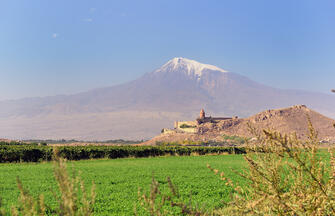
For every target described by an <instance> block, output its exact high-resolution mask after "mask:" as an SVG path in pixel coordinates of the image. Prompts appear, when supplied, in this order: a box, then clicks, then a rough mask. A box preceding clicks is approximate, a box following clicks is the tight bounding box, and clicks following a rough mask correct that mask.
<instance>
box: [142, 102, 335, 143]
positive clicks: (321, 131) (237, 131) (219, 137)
mask: <svg viewBox="0 0 335 216" xmlns="http://www.w3.org/2000/svg"><path fill="white" fill-rule="evenodd" d="M308 118H309V119H310V121H311V123H312V125H313V128H314V129H315V130H316V131H317V132H318V138H319V139H320V140H323V141H324V142H330V143H334V142H335V128H334V127H333V123H334V122H335V120H333V119H330V118H328V117H326V116H324V115H322V114H320V113H318V112H316V111H314V110H311V109H309V108H307V107H306V106H305V105H295V106H292V107H288V108H281V109H274V110H266V111H263V112H260V113H257V114H255V115H253V116H250V117H248V118H242V119H239V118H237V119H227V120H221V121H215V122H211V123H210V122H207V123H204V124H197V126H196V127H197V128H196V132H194V133H185V132H183V131H180V130H170V131H169V132H167V133H162V134H160V135H158V136H156V137H154V138H153V139H151V140H149V141H146V142H144V143H142V144H141V145H155V144H156V142H183V141H184V140H188V141H216V142H220V141H224V136H223V135H230V136H231V135H234V136H240V137H255V134H252V133H250V125H251V126H252V127H253V128H256V129H257V130H262V129H271V130H275V131H278V132H280V133H282V134H291V133H293V132H294V133H296V135H297V137H298V138H300V139H306V138H307V137H308V134H309V131H308V129H309V125H308Z"/></svg>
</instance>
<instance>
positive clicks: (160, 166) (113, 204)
mask: <svg viewBox="0 0 335 216" xmlns="http://www.w3.org/2000/svg"><path fill="white" fill-rule="evenodd" d="M206 164H210V165H211V166H212V167H213V168H217V169H219V170H222V171H224V172H225V173H226V174H227V176H228V177H230V178H232V179H233V180H238V181H243V179H242V178H241V177H239V176H237V175H236V174H234V173H232V172H231V168H233V169H236V170H241V169H242V167H244V166H245V162H244V160H243V156H242V155H220V156H185V157H156V158H126V159H115V160H106V159H103V160H83V161H75V162H69V166H68V167H72V165H73V166H74V167H75V169H76V170H78V171H79V172H80V176H81V177H82V179H83V180H84V182H85V184H86V186H87V188H90V187H91V182H92V181H94V182H95V184H96V194H97V197H96V204H95V206H94V211H95V215H132V214H133V212H134V206H137V209H139V211H138V213H139V214H140V215H145V213H144V212H143V209H142V208H141V207H140V206H139V202H138V201H137V197H138V195H137V193H138V188H139V187H141V188H143V189H145V190H149V187H150V183H151V180H152V177H153V176H154V177H155V178H156V180H158V182H159V183H160V184H161V186H162V188H163V190H166V191H168V186H167V181H166V178H167V177H168V176H170V177H171V179H172V181H173V183H174V184H175V185H177V186H178V189H179V191H180V193H181V194H182V195H183V198H185V200H188V199H189V195H190V193H192V202H193V203H197V204H198V205H199V206H202V207H203V208H205V209H208V210H212V209H214V208H220V207H222V206H223V203H222V202H221V201H222V200H226V201H228V200H229V194H230V191H229V189H227V187H225V186H224V184H223V182H222V181H220V180H219V179H218V176H215V175H214V174H213V173H212V172H211V171H210V170H208V168H207V167H206ZM17 176H18V177H19V178H20V179H21V181H22V182H23V184H24V186H25V188H27V189H28V190H29V191H30V192H31V194H33V195H36V196H37V194H40V193H42V194H44V196H45V200H46V204H47V205H49V206H51V207H54V206H55V205H57V204H56V203H55V200H54V198H53V192H52V191H57V185H56V183H55V180H54V177H53V168H52V163H50V162H44V163H21V164H20V163H18V164H0V197H2V199H3V205H4V207H5V208H6V209H10V206H11V205H13V204H15V203H16V202H17V197H18V195H19V191H18V189H17V186H16V177H17Z"/></svg>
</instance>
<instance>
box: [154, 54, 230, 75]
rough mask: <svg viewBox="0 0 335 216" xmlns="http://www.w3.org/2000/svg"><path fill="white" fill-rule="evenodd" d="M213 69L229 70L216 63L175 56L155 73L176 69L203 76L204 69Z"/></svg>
mask: <svg viewBox="0 0 335 216" xmlns="http://www.w3.org/2000/svg"><path fill="white" fill-rule="evenodd" d="M206 70H211V71H220V72H223V73H225V72H227V71H225V70H223V69H221V68H219V67H216V66H214V65H209V64H202V63H200V62H197V61H194V60H191V59H187V58H182V57H177V58H173V59H171V60H170V61H168V62H167V63H166V64H164V65H163V66H162V67H161V68H159V69H158V70H156V71H155V73H159V72H174V71H182V72H184V73H186V74H188V75H190V76H192V75H193V76H198V77H200V76H202V74H203V71H206Z"/></svg>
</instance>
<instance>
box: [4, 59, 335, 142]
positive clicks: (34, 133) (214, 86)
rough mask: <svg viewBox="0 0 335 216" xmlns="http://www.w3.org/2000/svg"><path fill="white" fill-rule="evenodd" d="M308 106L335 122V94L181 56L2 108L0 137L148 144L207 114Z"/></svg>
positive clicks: (245, 114) (245, 113)
mask: <svg viewBox="0 0 335 216" xmlns="http://www.w3.org/2000/svg"><path fill="white" fill-rule="evenodd" d="M296 104H304V105H307V106H308V107H309V108H311V109H314V110H316V111H318V112H320V113H322V114H324V115H326V116H328V117H332V118H334V117H335V111H334V107H335V97H334V95H330V94H324V93H318V92H308V91H302V90H285V89H278V88H273V87H271V86H268V85H266V84H261V83H258V82H257V81H256V80H253V79H252V77H250V78H249V77H245V76H242V75H240V74H239V73H238V72H237V73H235V71H227V70H225V69H224V68H219V67H216V66H214V65H208V64H204V63H200V62H197V61H196V60H191V59H187V58H183V57H176V58H173V59H171V60H169V61H167V62H166V64H164V65H162V66H161V67H160V68H158V69H155V70H153V71H151V72H148V73H145V74H144V75H143V76H141V77H140V78H138V79H135V80H133V81H130V82H126V83H124V84H120V85H115V86H111V87H105V88H99V89H93V90H90V91H87V92H82V93H79V94H73V95H59V96H49V97H36V98H25V99H20V100H6V101H1V102H0V107H1V108H0V121H1V124H0V137H4V138H9V139H78V140H108V139H119V138H122V139H136V140H140V139H149V138H151V137H153V136H155V135H157V134H159V133H160V130H161V129H162V128H165V127H170V126H171V125H173V122H174V121H176V120H188V119H190V120H192V119H195V118H196V117H197V115H198V112H199V110H200V109H201V108H204V109H205V110H206V111H207V113H208V114H209V115H212V116H239V117H248V116H250V115H253V114H256V113H257V112H260V111H264V110H268V109H274V108H283V107H288V106H292V105H296Z"/></svg>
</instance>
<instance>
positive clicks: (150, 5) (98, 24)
mask: <svg viewBox="0 0 335 216" xmlns="http://www.w3.org/2000/svg"><path fill="white" fill-rule="evenodd" d="M334 11H335V1H332V0H329V1H327V0H322V1H317V0H314V1H310V0H280V1H275V0H272V1H269V0H229V1H228V0H216V1H215V0H207V1H205V0H202V1H200V0H199V1H197V0H150V1H149V0H148V1H144V0H133V1H129V0H119V1H117V0H105V1H104V0H99V1H93V0H92V1H85V0H72V1H70V0H48V1H47V0H34V1H25V0H2V1H0V28H1V31H0V100H4V99H16V98H22V97H31V96H46V95H57V94H71V93H77V92H81V91H85V90H89V89H92V88H97V87H104V86H111V85H115V84H119V83H123V82H127V81H130V80H133V79H135V78H137V77H139V76H141V75H142V74H144V73H146V72H150V71H152V70H154V69H156V68H158V67H160V66H161V65H162V64H164V63H165V62H166V61H168V60H169V59H171V58H173V57H180V56H181V57H186V58H190V59H194V60H197V61H199V62H203V63H208V64H213V65H216V66H219V67H222V68H223V69H226V70H228V71H231V72H236V73H240V74H243V75H246V76H248V77H249V78H251V79H253V80H255V81H258V82H261V83H265V84H268V85H271V86H274V87H279V88H296V89H306V90H313V91H320V92H327V93H328V92H329V89H331V88H335V82H334V80H335V13H334Z"/></svg>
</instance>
